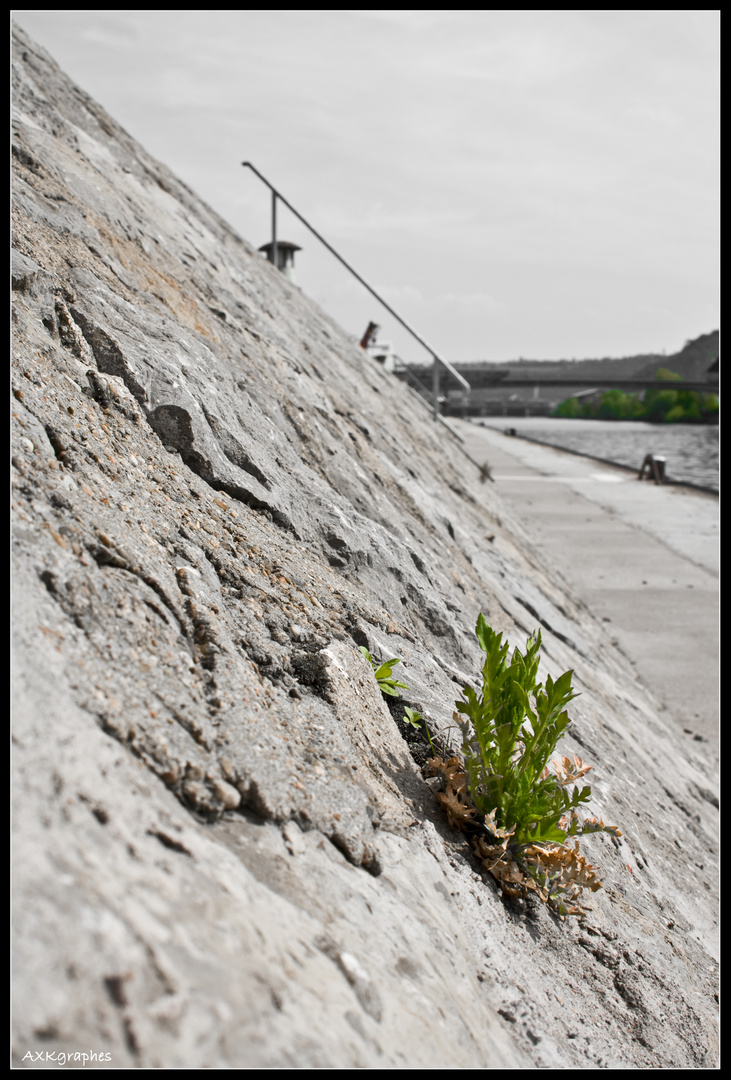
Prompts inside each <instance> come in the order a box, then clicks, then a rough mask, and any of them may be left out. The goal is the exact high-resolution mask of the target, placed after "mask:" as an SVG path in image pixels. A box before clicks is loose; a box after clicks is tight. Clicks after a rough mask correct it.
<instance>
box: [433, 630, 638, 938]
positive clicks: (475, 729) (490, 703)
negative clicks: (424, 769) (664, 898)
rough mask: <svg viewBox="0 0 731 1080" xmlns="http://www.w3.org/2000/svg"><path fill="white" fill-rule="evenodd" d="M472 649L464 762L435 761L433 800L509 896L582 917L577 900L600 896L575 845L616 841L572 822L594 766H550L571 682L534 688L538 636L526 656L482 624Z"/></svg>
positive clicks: (587, 793) (565, 724)
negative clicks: (531, 896)
mask: <svg viewBox="0 0 731 1080" xmlns="http://www.w3.org/2000/svg"><path fill="white" fill-rule="evenodd" d="M476 634H477V639H478V641H479V643H480V647H481V649H482V651H483V652H484V653H485V661H484V664H483V667H482V689H481V692H480V693H479V694H478V693H476V692H475V690H473V689H472V687H470V686H466V687H465V688H464V691H463V694H462V700H460V701H457V702H456V707H457V711H456V712H455V713H454V719H455V721H456V723H457V724H458V726H459V728H460V731H461V737H462V756H463V760H462V759H460V758H459V757H452V758H449V759H448V760H444V759H443V758H441V757H439V756H437V755H435V757H434V758H432V759H431V761H430V762H429V770H430V772H431V773H432V774H433V775H437V776H439V777H440V779H441V791H439V792H438V793H437V798H438V800H439V802H440V803H441V804H442V806H443V807H444V809H445V811H446V813H447V817H448V819H449V822H450V824H452V825H455V826H457V827H458V828H460V829H462V831H464V832H467V833H469V834H471V839H470V842H471V844H472V847H473V850H474V851H475V854H476V855H477V857H478V858H479V859H480V861H481V862H482V863H483V865H484V866H485V868H486V869H487V870H488V871H489V872H490V873H491V874H492V876H493V877H494V878H495V879H496V880H497V881H498V882H499V884H500V886H501V888H502V890H503V892H504V893H506V894H507V895H508V896H514V897H518V896H525V895H527V893H528V892H530V891H533V892H535V893H536V894H537V895H538V896H539V897H540V898H541V899H542V900H543V901H545V902H546V903H549V904H550V905H551V907H552V908H553V909H554V910H555V911H556V912H557V913H558V914H559V915H561V916H562V917H563V916H565V915H580V914H583V911H582V909H581V908H579V907H578V906H577V905H576V904H575V900H576V899H577V898H578V897H579V896H580V894H581V892H582V891H583V890H584V889H590V890H591V891H592V892H594V891H596V890H597V889H599V888H601V881H600V880H599V878H598V876H597V867H595V866H590V865H589V864H588V863H587V861H586V859H585V858H584V857H583V855H582V854H581V852H580V850H579V841H578V837H579V836H583V835H586V834H587V833H593V832H609V833H613V834H614V835H615V836H621V835H622V834H621V833H620V832H619V830H618V829H617V828H616V826H614V825H605V824H604V822H603V821H601V820H599V819H597V818H595V817H587V818H584V820H583V821H581V820H580V817H579V809H580V807H581V806H582V805H583V804H585V803H587V802H588V800H589V799H590V797H591V789H590V788H589V786H588V784H585V785H583V786H582V787H579V786H578V784H577V781H578V780H580V779H581V778H582V777H583V776H584V775H585V774H586V773H587V772H588V771H589V770H590V769H591V768H592V766H590V765H586V764H584V762H583V761H581V759H580V758H578V757H576V756H574V757H573V758H569V757H563V758H562V759H561V761H560V762H557V761H551V760H550V759H551V754H553V752H554V750H555V748H556V744H557V743H558V742H559V740H560V739H561V738H562V737H563V735H564V734H565V733H566V731H567V730H568V728H569V726H570V724H571V721H570V719H569V716H568V713H567V712H566V706H567V705H568V704H569V702H570V701H571V700H572V699H573V698H575V697H576V696H577V695H576V693H575V692H574V690H573V689H572V686H571V679H572V675H573V672H571V671H566V672H564V674H563V675H562V676H561V677H560V678H559V679H557V680H556V681H555V682H554V681H553V679H552V678H551V677H550V675H549V676H547V678H546V681H545V685H544V684H543V683H539V682H538V681H537V675H538V667H539V664H540V658H539V655H538V653H539V650H540V646H541V635H540V631H539V632H538V633H537V634H535V635H533V636H532V637H529V638H528V641H527V642H526V648H525V653H521V651H520V650H519V649H518V648H517V647H516V648H515V649H514V650H513V654H512V657H511V658H510V660H509V661H508V643H507V642H505V643H503V640H502V638H503V635H502V634H498V633H496V632H495V631H494V630H493V629H492V628H491V627H490V626H488V624H487V622H486V620H485V617H484V616H483V615H480V616H479V618H478V620H477V628H476Z"/></svg>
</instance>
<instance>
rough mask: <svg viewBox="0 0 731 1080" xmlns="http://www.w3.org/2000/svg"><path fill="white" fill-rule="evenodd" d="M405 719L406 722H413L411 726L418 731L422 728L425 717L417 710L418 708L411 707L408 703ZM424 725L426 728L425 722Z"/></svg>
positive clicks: (405, 709) (405, 707) (405, 706)
mask: <svg viewBox="0 0 731 1080" xmlns="http://www.w3.org/2000/svg"><path fill="white" fill-rule="evenodd" d="M403 719H404V723H405V724H411V726H412V727H413V728H415V729H416V730H417V731H420V730H421V722H422V720H423V717H422V715H421V713H420V712H417V711H416V709H410V708H409V706H408V705H404V717H403ZM424 727H425V728H426V724H424Z"/></svg>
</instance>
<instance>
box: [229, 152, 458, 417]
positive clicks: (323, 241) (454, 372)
mask: <svg viewBox="0 0 731 1080" xmlns="http://www.w3.org/2000/svg"><path fill="white" fill-rule="evenodd" d="M241 164H242V165H243V166H244V168H247V169H251V171H252V172H253V173H256V175H257V176H258V177H259V179H260V180H261V181H262V183H264V184H266V186H267V187H268V188H269V190H270V191H271V193H272V196H273V198H272V228H273V229H274V230H275V231H274V237H273V245H274V246H273V249H272V250H273V257H274V259H275V260H276V244H277V239H276V225H275V222H276V200H277V199H281V200H282V202H283V203H284V205H285V206H286V207H288V208H289V209H290V210H291V211H292V213H293V214H294V215H295V217H297V218H299V220H300V221H301V222H302V224H303V225H306V226H307V228H308V229H309V230H310V232H311V233H313V235H314V236H316V237H317V239H318V240H319V241H320V243H321V244H324V245H325V247H326V248H327V250H328V251H329V252H331V253H332V254H333V255H334V256H335V258H336V259H337V260H338V261H339V262H341V263H342V264H343V266H344V267H345V269H346V270H349V271H350V273H351V274H352V275H353V277H354V278H357V280H358V281H359V282H360V283H361V285H363V286H365V288H366V289H367V290H368V292H369V293H371V295H372V296H375V298H376V300H377V301H378V302H379V304H382V305H383V306H384V307H385V309H386V311H388V312H389V313H390V314H391V315H393V317H394V319H396V320H397V322H399V323H401V325H402V326H403V327H404V329H405V330H408V332H409V333H410V334H411V336H412V337H413V338H416V340H417V341H418V342H419V344H420V345H422V346H423V347H424V348H425V349H426V351H427V352H428V353H429V354H430V355H431V356H432V357H433V358H434V389H433V391H432V393H433V395H434V417H435V419H436V418H437V417H438V415H439V368H438V365H439V364H442V365H443V366H444V367H445V368H446V369H447V371H448V372H449V373H450V375H453V376H454V378H455V379H457V381H458V382H460V383H461V384H462V386H463V387H464V388H465V390H467V391H468V392H469V390H470V389H471V387H470V384H469V383H468V382H467V380H466V379H465V378H464V376H462V375H460V373H459V372H458V371H457V369H456V368H454V367H452V365H451V364H450V363H449V361H448V360H445V359H444V357H443V356H440V355H439V353H438V352H437V351H436V349H433V348H432V347H431V345H430V344H429V342H428V341H425V340H424V338H423V337H422V336H421V334H418V333H417V332H416V330H414V328H413V326H410V325H409V323H407V322H406V319H402V318H401V316H400V315H399V314H398V312H396V311H394V310H393V308H392V307H391V305H390V304H389V303H387V302H386V301H385V300H384V299H383V297H382V296H379V294H378V293H377V292H376V290H375V289H374V288H373V287H372V286H371V285H369V284H368V282H367V281H365V280H364V279H363V278H362V277H361V276H360V274H359V273H358V272H357V271H356V270H354V269H353V267H352V266H351V265H350V263H348V262H346V261H345V259H344V258H343V257H342V255H340V254H338V252H337V251H336V250H335V248H334V247H333V246H332V244H328V242H327V240H326V239H325V238H324V236H320V234H319V232H318V231H317V229H315V228H314V227H313V226H312V225H310V223H309V221H308V220H307V219H306V218H304V217H303V216H302V214H300V213H299V211H297V210H295V208H294V207H293V206H292V204H291V203H290V202H288V201H287V200H286V199H285V198H284V196H283V195H281V194H280V192H279V191H277V189H276V188H275V187H274V185H273V184H270V183H269V181H268V180H267V179H266V177H265V176H262V174H261V173H260V172H259V170H258V169H257V168H256V167H255V166H254V165H252V164H251V162H250V161H242V162H241ZM275 265H276V262H275Z"/></svg>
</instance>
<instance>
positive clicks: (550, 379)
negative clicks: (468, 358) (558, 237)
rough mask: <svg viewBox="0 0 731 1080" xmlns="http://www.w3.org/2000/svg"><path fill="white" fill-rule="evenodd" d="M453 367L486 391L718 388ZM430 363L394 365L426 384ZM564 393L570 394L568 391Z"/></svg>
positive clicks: (445, 384) (446, 376) (714, 382)
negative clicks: (494, 389) (490, 389)
mask: <svg viewBox="0 0 731 1080" xmlns="http://www.w3.org/2000/svg"><path fill="white" fill-rule="evenodd" d="M454 366H455V368H456V370H457V371H458V372H459V373H460V375H463V376H464V377H465V378H466V379H468V380H469V383H470V386H471V387H472V389H473V390H485V389H488V388H491V387H496V388H497V387H500V389H505V390H507V389H508V388H511V389H523V390H525V389H528V388H534V387H538V388H539V389H542V388H546V389H554V388H556V389H560V388H563V389H564V390H565V389H567V388H570V389H576V390H577V391H581V390H587V389H592V390H624V391H625V393H633V392H639V391H640V390H696V391H699V392H700V393H705V394H717V393H718V391H719V380H718V376H717V375H716V376H712V377H711V378H709V379H703V380H700V379H655V378H644V379H642V378H636V377H631V376H625V377H624V378H613V377H612V376H604V375H600V374H597V375H592V376H590V377H589V376H586V375H572V374H570V373H567V374H565V375H548V376H541V375H539V374H538V373H537V372H536V369H535V368H533V369H532V370H531V371H530V372H521V371H519V370H518V369H516V368H508V367H501V368H497V367H495V368H493V367H492V366H490V367H488V366H487V365H485V366H478V365H474V366H473V365H470V364H456V365H454ZM431 372H432V365H431V364H408V365H407V364H404V365H403V367H402V368H397V369H396V372H395V374H396V375H398V376H399V377H402V378H405V379H407V380H408V381H411V380H410V379H409V376H410V375H413V376H415V377H416V378H417V379H418V380H419V381H420V382H422V383H425V384H426V385H427V386H429V385H430V384H431ZM441 386H442V389H443V391H444V392H447V391H449V390H457V389H460V387H459V384H458V383H457V381H456V380H455V379H454V378H453V377H452V376H451V374H450V373H448V372H444V373H443V374H442V378H441ZM565 396H568V397H570V396H571V395H570V394H567V395H565Z"/></svg>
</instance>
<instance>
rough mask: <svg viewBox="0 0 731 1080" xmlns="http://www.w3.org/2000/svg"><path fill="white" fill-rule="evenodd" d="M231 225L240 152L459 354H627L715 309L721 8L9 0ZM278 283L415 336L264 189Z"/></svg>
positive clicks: (700, 326) (253, 228)
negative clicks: (55, 4)
mask: <svg viewBox="0 0 731 1080" xmlns="http://www.w3.org/2000/svg"><path fill="white" fill-rule="evenodd" d="M13 17H14V20H15V21H16V22H17V23H18V24H19V25H20V26H21V27H23V28H24V29H25V30H26V31H27V32H28V33H29V34H30V35H31V37H33V38H34V39H35V40H36V41H37V42H38V43H39V44H40V45H42V46H43V47H44V48H45V49H47V51H48V52H50V54H51V55H52V56H53V58H54V59H55V60H56V61H57V62H58V63H59V64H60V65H61V67H62V68H63V69H64V70H65V71H66V72H67V74H68V75H70V76H71V78H72V79H74V80H75V81H76V82H77V83H78V84H79V85H80V86H81V87H82V88H83V89H84V90H86V91H87V92H88V93H89V94H91V95H92V97H94V98H95V99H96V100H97V101H98V102H99V103H100V104H101V105H103V106H104V107H105V108H106V109H107V110H108V111H109V112H110V113H111V114H112V115H113V116H114V118H115V119H116V120H117V121H119V123H121V124H122V126H123V127H125V128H126V129H127V131H129V133H130V134H131V135H133V136H134V137H135V138H136V139H137V140H138V141H139V142H141V143H142V145H143V146H144V147H145V148H146V149H147V150H148V151H149V152H150V153H151V154H153V155H154V156H155V157H157V158H159V159H160V160H162V161H163V162H165V164H167V165H168V166H169V167H170V168H172V169H173V171H174V172H176V173H177V174H178V176H180V178H181V179H182V180H184V181H185V182H186V183H187V184H188V185H189V186H190V187H192V188H193V189H194V190H195V191H196V192H197V193H198V194H199V195H200V196H201V197H202V198H203V199H204V200H205V201H206V202H207V203H209V205H211V206H212V207H213V208H214V209H215V210H216V211H218V213H219V214H221V216H222V217H224V218H225V219H226V220H227V221H228V222H230V224H231V225H232V226H233V227H234V228H235V229H236V230H237V231H238V232H239V233H240V234H241V235H242V236H244V237H245V238H246V239H247V240H249V241H250V242H251V243H253V244H254V245H255V246H257V247H258V246H259V245H260V244H262V243H265V242H266V241H268V240H269V239H270V235H269V233H270V203H269V194H268V191H267V189H266V188H265V187H264V186H263V185H262V184H261V182H260V181H259V180H257V178H256V177H255V176H254V175H253V174H252V173H251V172H250V171H249V170H246V169H243V168H242V167H241V164H240V163H241V162H242V161H244V160H250V161H252V162H253V163H254V164H255V165H256V166H257V168H258V169H259V170H260V172H262V173H263V174H264V175H265V176H266V177H267V178H268V179H269V180H270V181H271V182H272V183H273V184H275V186H276V187H278V188H279V189H280V190H281V191H282V194H283V195H284V196H285V197H286V198H288V199H289V201H290V202H291V203H292V204H293V205H294V206H296V207H297V209H298V210H299V211H300V213H302V214H304V216H305V217H307V218H308V219H309V220H310V221H311V222H312V224H313V225H314V226H315V228H317V229H318V231H320V232H321V233H322V234H323V235H324V236H325V237H326V238H327V239H328V240H329V242H330V243H331V244H332V245H333V246H334V247H335V248H336V249H337V250H338V251H340V252H341V254H342V255H343V256H344V257H345V258H346V259H347V260H348V261H349V262H350V263H351V264H352V265H353V266H354V267H355V269H356V270H358V272H359V273H360V274H361V275H362V276H363V277H364V278H365V279H366V280H367V281H369V282H371V284H373V286H374V287H375V288H376V289H378V290H379V291H382V293H383V294H384V296H385V297H386V299H387V300H388V301H389V303H391V304H392V306H393V307H395V308H396V310H398V311H399V312H400V313H401V314H402V315H403V316H404V318H405V319H407V320H408V321H409V322H411V323H412V324H413V325H414V326H415V327H416V328H417V329H418V330H419V331H420V333H421V334H422V335H423V336H424V337H426V338H427V340H429V341H431V342H432V344H433V346H434V347H435V348H436V349H437V350H439V351H440V352H441V353H442V355H444V356H445V357H446V358H447V359H450V360H452V361H469V360H478V359H491V360H508V359H515V358H517V357H519V356H524V357H530V358H532V359H562V358H571V357H576V358H580V357H589V356H590V357H601V356H622V355H628V354H631V353H638V352H650V351H652V352H656V351H660V350H662V349H666V350H667V351H668V352H674V351H676V350H677V349H679V348H681V347H682V345H683V343H684V341H685V340H686V339H687V338H692V337H696V336H697V335H698V334H701V333H706V332H708V331H710V330H712V329H715V328H716V327H717V326H718V324H719V310H720V304H719V288H718V259H719V238H718V236H719V80H720V59H719V13H718V11H517V12H513V11H477V12H472V11H126V10H125V11H63V10H60V11H30V10H29V11H25V10H19V11H15V12H14V15H13ZM278 233H279V237H280V239H286V240H291V241H293V242H294V243H298V244H301V245H302V248H303V250H302V251H301V252H300V253H299V254H298V255H297V282H298V284H299V285H300V286H301V287H302V289H303V290H304V291H305V292H306V293H308V294H309V295H311V296H312V297H314V299H315V300H317V301H318V302H319V303H320V304H321V305H322V306H323V307H324V308H325V309H326V310H327V311H328V312H329V313H330V314H331V315H332V316H334V317H335V318H336V319H337V320H338V322H339V323H340V324H341V325H342V326H343V327H344V328H345V329H346V331H347V332H348V333H350V334H353V335H357V336H358V337H360V335H361V334H362V332H363V331H364V330H365V327H366V325H367V323H368V321H369V319H374V320H375V321H376V322H378V323H379V324H380V325H381V326H382V327H383V329H382V332H381V338H382V339H384V340H390V341H392V342H393V343H394V345H395V347H396V349H397V351H398V352H399V353H400V354H401V356H402V357H403V358H404V359H405V360H414V361H422V360H424V359H427V356H426V354H425V353H424V351H423V350H422V349H421V348H420V346H419V345H417V344H416V343H415V342H413V341H412V339H411V338H409V336H408V335H407V334H406V333H405V332H404V331H403V330H401V329H400V328H399V327H398V324H396V323H395V322H394V321H393V320H392V319H391V317H390V316H389V315H388V314H387V312H385V311H384V310H383V309H382V308H381V307H380V305H378V304H377V303H376V301H375V300H373V299H372V298H371V297H370V296H369V294H368V293H366V292H365V291H364V290H363V288H362V286H360V285H358V283H357V282H356V281H355V280H354V279H353V278H351V277H350V275H348V274H347V272H346V271H345V270H344V269H343V268H342V267H341V266H340V264H339V263H338V262H337V261H336V260H335V259H333V257H332V256H331V255H330V254H329V253H328V252H327V251H326V250H325V249H324V248H322V246H321V245H320V244H319V242H318V241H317V240H316V239H315V238H314V237H313V236H311V234H309V233H308V232H307V230H306V229H305V228H304V226H302V225H301V224H300V223H299V222H298V221H297V220H296V218H294V217H293V216H292V215H291V214H289V212H288V211H287V210H286V208H284V207H280V212H279V227H278Z"/></svg>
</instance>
